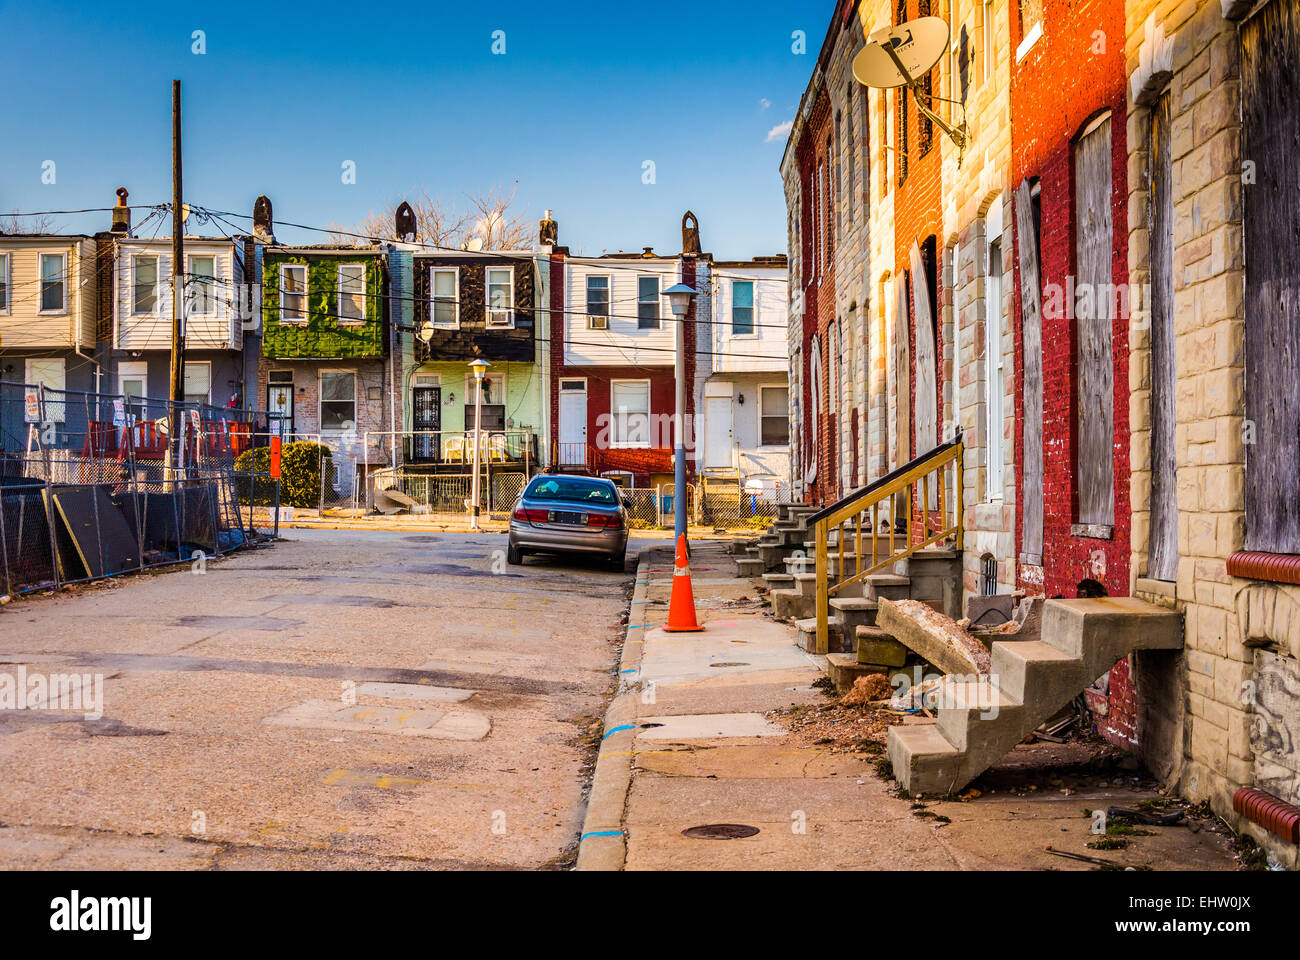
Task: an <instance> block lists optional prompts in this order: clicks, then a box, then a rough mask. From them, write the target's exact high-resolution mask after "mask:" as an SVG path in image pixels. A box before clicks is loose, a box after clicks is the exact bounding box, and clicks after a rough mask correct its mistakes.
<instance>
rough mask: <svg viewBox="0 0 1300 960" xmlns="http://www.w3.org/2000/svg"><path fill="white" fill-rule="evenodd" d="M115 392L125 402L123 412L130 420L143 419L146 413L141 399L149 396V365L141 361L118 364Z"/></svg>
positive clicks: (127, 361) (145, 406)
mask: <svg viewBox="0 0 1300 960" xmlns="http://www.w3.org/2000/svg"><path fill="white" fill-rule="evenodd" d="M117 392H118V393H120V394H121V395H122V397H123V398H124V400H125V406H126V411H125V412H126V413H127V414H128V415H130V416H131V418H132V419H135V420H141V419H143V418H144V416H145V413H146V411H147V405H146V404H145V403H144V401H143V398H144V397H147V396H148V395H149V365H148V364H147V363H146V362H145V361H143V360H124V361H122V362H121V363H119V364H118V365H117Z"/></svg>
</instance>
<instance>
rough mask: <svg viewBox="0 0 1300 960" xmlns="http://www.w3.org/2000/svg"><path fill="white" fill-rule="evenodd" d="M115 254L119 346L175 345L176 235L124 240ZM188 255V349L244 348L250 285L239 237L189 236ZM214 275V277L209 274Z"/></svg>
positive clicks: (150, 347) (115, 335)
mask: <svg viewBox="0 0 1300 960" xmlns="http://www.w3.org/2000/svg"><path fill="white" fill-rule="evenodd" d="M114 260H115V267H114V277H113V282H114V296H113V347H114V349H117V350H130V351H141V350H170V349H171V342H172V289H171V282H172V244H171V238H170V237H159V238H157V239H151V240H142V239H123V240H119V241H117V251H116V257H115V258H114ZM185 260H186V271H185V272H186V273H187V274H188V275H189V277H188V293H189V296H188V297H187V301H186V302H187V305H188V306H187V312H186V316H185V347H186V349H187V350H240V349H241V348H242V346H243V335H242V326H241V320H240V311H239V309H238V306H239V304H240V303H241V302H242V301H241V297H246V296H247V291H246V289H245V288H244V273H243V267H242V265H241V263H240V260H239V257H237V256H236V255H235V244H234V242H233V241H231V240H211V239H198V238H189V237H187V238H186V240H185ZM209 276H210V277H211V278H212V279H211V280H210V281H209V280H206V279H205V278H206V277H209ZM250 315H253V316H255V314H254V313H251V312H250Z"/></svg>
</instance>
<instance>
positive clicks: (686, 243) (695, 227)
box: [682, 210, 700, 256]
mask: <svg viewBox="0 0 1300 960" xmlns="http://www.w3.org/2000/svg"><path fill="white" fill-rule="evenodd" d="M682 253H683V254H685V255H686V256H699V254H700V221H698V220H696V219H695V214H693V213H691V211H689V210H687V211H686V214H685V215H684V216H683V217H682Z"/></svg>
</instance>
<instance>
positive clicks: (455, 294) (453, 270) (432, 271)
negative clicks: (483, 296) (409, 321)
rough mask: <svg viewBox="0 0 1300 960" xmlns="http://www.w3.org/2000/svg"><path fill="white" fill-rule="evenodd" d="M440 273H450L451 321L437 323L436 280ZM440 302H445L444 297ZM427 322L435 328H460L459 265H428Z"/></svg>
mask: <svg viewBox="0 0 1300 960" xmlns="http://www.w3.org/2000/svg"><path fill="white" fill-rule="evenodd" d="M440 273H450V274H451V278H452V285H451V297H452V299H451V313H452V321H451V322H450V323H439V322H438V320H437V316H438V303H439V298H438V293H437V291H438V282H437V276H438V274H440ZM442 302H444V303H445V302H447V301H446V300H445V299H444V300H443V301H442ZM429 323H430V324H431V325H432V326H433V328H434V329H435V330H459V329H460V268H459V267H429Z"/></svg>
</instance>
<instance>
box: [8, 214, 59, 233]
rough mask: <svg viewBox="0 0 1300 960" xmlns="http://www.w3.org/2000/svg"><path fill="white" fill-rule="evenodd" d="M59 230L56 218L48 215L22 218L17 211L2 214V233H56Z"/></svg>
mask: <svg viewBox="0 0 1300 960" xmlns="http://www.w3.org/2000/svg"><path fill="white" fill-rule="evenodd" d="M57 229H58V225H57V224H56V223H55V221H54V218H53V217H51V216H49V215H48V214H44V213H42V214H39V215H38V216H34V217H33V216H22V215H20V214H19V213H18V211H17V210H15V211H14V212H13V213H8V214H0V233H8V234H11V235H12V234H16V233H54V232H55V231H56V230H57Z"/></svg>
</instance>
